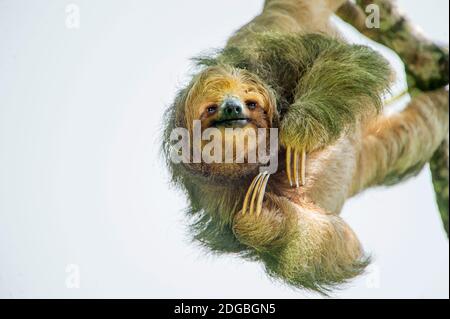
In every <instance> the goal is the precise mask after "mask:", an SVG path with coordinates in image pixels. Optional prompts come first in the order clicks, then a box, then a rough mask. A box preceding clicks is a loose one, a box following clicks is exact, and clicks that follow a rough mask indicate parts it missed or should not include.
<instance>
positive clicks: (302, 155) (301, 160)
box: [286, 146, 306, 188]
mask: <svg viewBox="0 0 450 319" xmlns="http://www.w3.org/2000/svg"><path fill="white" fill-rule="evenodd" d="M292 153H293V155H292ZM292 157H293V158H292ZM292 162H294V167H293V171H294V181H295V186H296V187H297V188H298V187H300V186H304V185H305V181H306V151H305V150H300V151H299V150H292V147H290V146H288V147H287V148H286V174H287V178H288V181H289V184H290V185H291V187H292V186H293V182H292V174H291V171H292V170H291V166H292Z"/></svg>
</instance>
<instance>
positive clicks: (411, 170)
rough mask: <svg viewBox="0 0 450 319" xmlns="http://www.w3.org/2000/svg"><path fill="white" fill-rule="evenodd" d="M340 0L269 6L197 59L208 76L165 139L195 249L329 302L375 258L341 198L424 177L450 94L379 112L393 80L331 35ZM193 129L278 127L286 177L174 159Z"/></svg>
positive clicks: (192, 86) (294, 0) (173, 116)
mask: <svg viewBox="0 0 450 319" xmlns="http://www.w3.org/2000/svg"><path fill="white" fill-rule="evenodd" d="M344 2H345V1H343V0H318V1H307V0H266V1H265V4H264V9H263V11H262V13H261V14H260V15H259V16H257V17H256V18H255V19H253V20H252V21H251V22H250V23H248V24H247V25H245V26H244V27H242V28H241V29H240V30H238V31H237V32H236V33H235V34H234V35H233V36H232V37H231V38H230V39H229V41H228V43H227V44H226V46H225V48H223V49H222V50H219V51H217V52H214V53H213V54H210V55H203V56H200V57H197V58H196V59H195V61H196V64H197V66H198V68H199V72H198V73H197V74H196V75H194V76H193V78H192V81H190V83H189V84H188V85H187V86H186V87H185V88H183V89H182V90H180V91H179V93H178V95H177V97H176V99H175V102H174V103H173V105H172V106H171V107H170V108H169V109H168V111H167V113H166V114H165V130H164V137H163V153H164V155H165V157H166V161H167V166H168V168H169V170H170V173H171V176H172V181H173V183H174V184H175V185H176V186H178V187H179V188H181V189H182V190H183V191H184V192H185V194H186V196H187V198H188V199H189V208H188V214H189V215H190V216H191V217H192V220H193V222H192V232H193V237H194V238H195V240H197V241H199V242H200V243H201V244H202V245H204V246H206V247H208V249H210V250H212V251H213V252H218V253H231V254H238V255H239V256H241V257H243V258H246V259H249V260H252V261H259V262H261V263H262V264H263V265H264V266H265V269H266V270H267V273H268V274H269V275H270V276H271V277H273V278H275V279H279V280H282V281H283V282H285V283H287V284H288V285H291V286H294V287H299V288H303V289H308V290H313V291H318V292H321V293H324V294H326V293H327V292H328V291H330V290H332V289H333V288H334V287H336V286H337V285H340V284H343V283H346V282H347V281H348V280H350V279H351V278H353V277H355V276H357V275H359V274H361V273H362V272H363V271H364V269H365V267H366V266H367V265H368V264H369V263H370V256H369V255H367V254H366V253H365V251H364V249H363V248H362V245H361V243H360V241H359V240H358V238H357V236H356V235H355V233H354V232H353V231H352V229H351V228H350V227H349V226H348V225H347V224H346V222H345V221H344V220H343V219H342V218H341V217H340V216H339V214H340V212H341V210H342V208H343V206H344V203H345V201H346V200H347V199H348V198H350V197H352V196H355V195H356V194H358V193H360V192H362V191H364V190H366V189H367V188H369V187H373V186H378V185H392V184H394V183H398V182H400V181H402V180H404V179H406V178H408V177H410V176H412V175H415V174H416V173H417V172H419V171H420V170H421V169H422V168H423V166H424V165H425V164H426V163H427V162H428V161H429V160H430V158H431V157H432V155H433V154H434V152H435V151H436V150H437V149H438V147H439V146H440V144H441V143H442V142H443V140H444V139H445V137H446V134H447V132H448V94H447V91H446V90H445V89H444V88H442V89H436V90H432V91H428V92H423V93H421V94H417V95H416V96H414V97H413V99H412V101H411V102H410V103H409V105H408V106H407V107H406V109H405V110H403V111H401V112H399V113H395V114H392V115H389V116H388V115H385V114H384V113H383V96H384V95H385V94H386V93H387V92H388V91H389V87H390V84H391V82H392V79H393V72H392V70H391V68H390V66H389V64H388V62H387V61H386V60H385V59H384V58H383V57H382V56H381V55H380V54H378V53H377V52H375V51H374V50H372V49H370V48H368V47H366V46H360V45H351V44H348V43H346V42H345V41H344V40H343V39H342V37H341V36H340V35H339V34H338V32H337V31H336V29H335V28H333V26H332V24H331V22H330V17H331V16H332V15H333V13H334V12H335V11H336V10H337V9H338V8H339V7H340V6H341V5H343V4H344ZM194 121H197V122H198V123H200V127H201V131H202V132H204V131H205V130H208V129H210V128H217V129H218V130H220V131H221V132H223V131H224V130H225V129H227V128H240V129H241V133H239V134H245V133H246V132H249V131H255V130H257V129H274V128H275V129H277V130H278V134H279V135H278V141H279V145H278V148H277V156H278V158H279V165H278V169H277V170H276V172H268V171H264V170H261V165H260V164H257V163H245V162H244V163H240V164H236V163H223V164H222V163H204V162H201V163H184V162H183V163H174V161H172V160H171V154H172V151H173V141H172V140H171V138H170V136H171V132H172V131H173V130H174V129H176V128H185V129H186V130H188V131H189V132H191V133H192V131H193V123H194ZM267 139H268V137H267ZM266 142H267V144H268V140H267V141H266ZM225 143H231V144H232V145H231V146H232V147H233V148H235V147H236V145H235V142H234V141H231V142H230V141H229V142H225ZM204 146H205V145H204V143H202V144H201V145H200V147H204ZM192 149H193V146H192V145H191V146H190V150H191V151H193V150H192ZM248 151H249V149H248V148H247V149H244V151H243V152H244V153H245V154H244V157H246V156H247V155H248V154H247V152H248Z"/></svg>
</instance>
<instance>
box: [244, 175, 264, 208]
mask: <svg viewBox="0 0 450 319" xmlns="http://www.w3.org/2000/svg"><path fill="white" fill-rule="evenodd" d="M269 177H270V175H269V174H268V173H267V172H263V173H259V174H258V175H257V176H256V177H255V179H254V180H253V181H252V183H251V185H250V187H249V188H248V191H247V194H246V195H245V199H244V205H243V207H242V214H243V215H244V214H246V213H247V207H248V204H249V201H250V210H249V213H250V215H252V214H253V213H254V212H255V206H256V216H259V215H260V214H261V211H262V203H263V200H264V193H265V191H266V186H267V182H268V181H269Z"/></svg>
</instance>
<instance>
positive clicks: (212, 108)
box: [206, 105, 217, 114]
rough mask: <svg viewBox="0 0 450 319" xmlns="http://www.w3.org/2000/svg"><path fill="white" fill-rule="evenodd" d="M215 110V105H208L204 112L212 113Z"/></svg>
mask: <svg viewBox="0 0 450 319" xmlns="http://www.w3.org/2000/svg"><path fill="white" fill-rule="evenodd" d="M216 111H217V105H211V106H208V108H207V109H206V112H208V114H214V113H216Z"/></svg>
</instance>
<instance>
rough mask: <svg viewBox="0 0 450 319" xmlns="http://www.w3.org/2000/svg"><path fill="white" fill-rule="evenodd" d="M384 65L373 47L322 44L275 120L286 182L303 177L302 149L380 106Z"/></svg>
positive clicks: (322, 142) (332, 138)
mask: <svg viewBox="0 0 450 319" xmlns="http://www.w3.org/2000/svg"><path fill="white" fill-rule="evenodd" d="M389 76H390V71H389V68H388V65H387V63H386V62H385V60H384V59H383V58H382V57H381V56H380V55H379V54H378V53H376V52H374V51H373V50H371V49H369V48H367V47H364V46H356V45H353V46H351V45H346V44H337V45H333V46H330V47H328V48H327V47H325V48H323V51H322V52H321V53H320V54H319V56H318V57H317V58H316V59H315V60H314V61H313V62H312V63H311V65H309V66H308V67H307V70H306V71H305V72H304V74H303V75H302V76H301V78H300V79H299V81H298V83H297V86H296V89H295V95H294V102H293V103H292V104H291V105H290V106H289V108H288V109H287V110H286V111H285V114H284V115H283V117H282V119H281V125H280V142H281V145H282V146H284V147H285V148H286V151H287V154H286V172H287V177H288V179H289V182H290V184H291V185H295V186H297V187H299V185H304V182H305V162H306V154H307V153H310V152H312V151H315V150H318V149H321V148H323V147H325V146H328V145H331V144H332V143H334V142H336V141H337V139H338V138H340V137H342V135H344V134H346V133H347V132H348V131H351V130H353V129H355V128H356V129H358V128H359V127H360V126H361V125H362V123H363V122H365V121H366V120H368V119H373V118H374V117H375V116H376V115H377V113H379V111H380V110H381V107H382V106H381V99H380V96H381V95H382V93H383V91H385V90H386V88H387V86H388V84H389Z"/></svg>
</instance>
